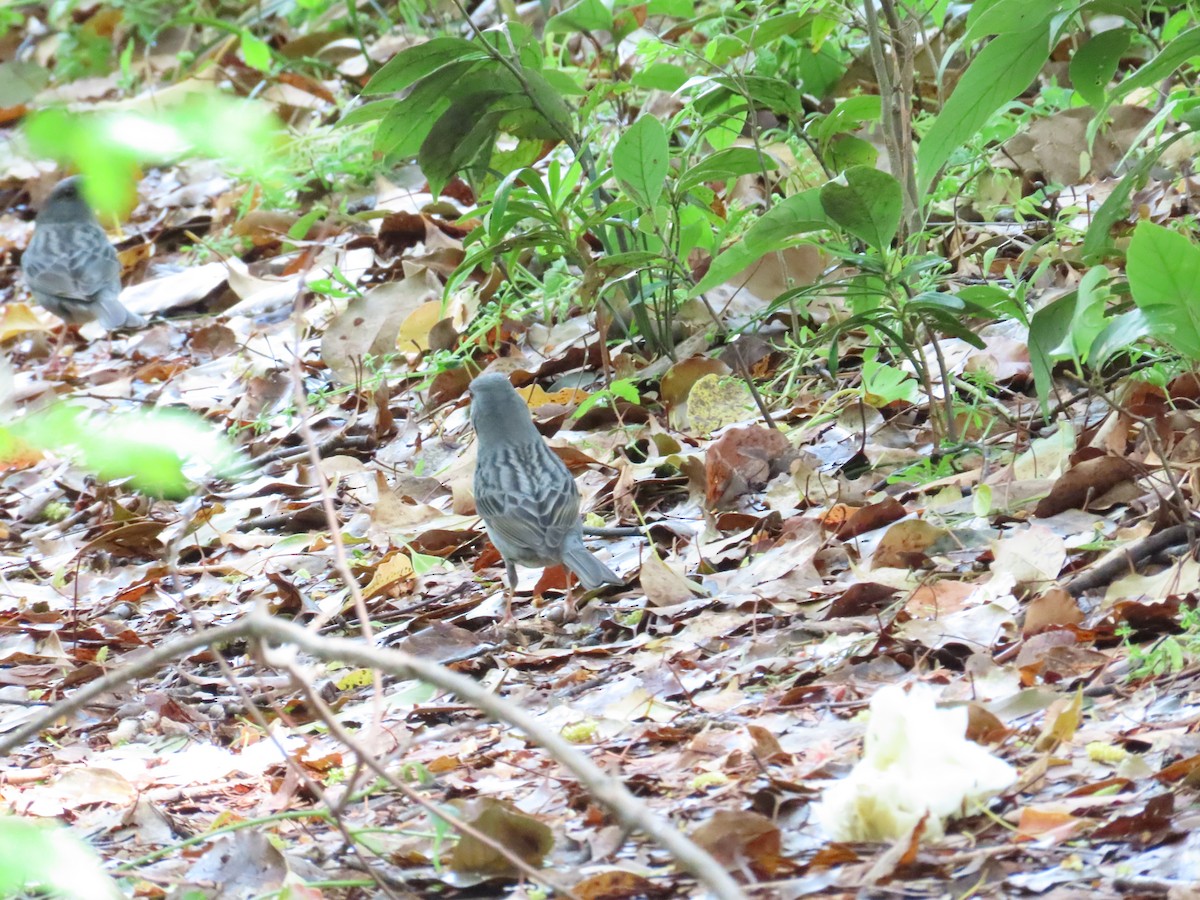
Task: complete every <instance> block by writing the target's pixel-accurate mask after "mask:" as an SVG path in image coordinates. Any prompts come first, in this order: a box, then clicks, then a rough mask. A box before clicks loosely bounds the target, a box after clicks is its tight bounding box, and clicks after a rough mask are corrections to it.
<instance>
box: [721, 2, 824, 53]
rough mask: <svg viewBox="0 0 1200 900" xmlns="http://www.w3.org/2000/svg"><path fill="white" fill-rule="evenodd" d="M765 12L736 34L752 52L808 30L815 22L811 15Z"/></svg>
mask: <svg viewBox="0 0 1200 900" xmlns="http://www.w3.org/2000/svg"><path fill="white" fill-rule="evenodd" d="M765 12H766V10H763V11H762V12H760V13H759V14H758V15H756V16H754V20H753V22H752V23H751V24H750V25H747V26H745V27H744V28H740V29H738V30H737V31H735V32H734V36H735V37H737V38H738V39H739V40H741V41H743V42H744V43H745V44H746V46H748V47H749V48H750V49H752V50H757V49H758V48H759V47H765V46H766V45H767V44H773V43H774V42H775V41H777V40H779V39H780V38H781V37H787V36H788V35H792V34H795V33H796V32H797V31H800V30H801V29H802V28H807V27H808V26H809V25H810V24H811V23H812V21H813V16H812V14H811V13H800V12H781V13H776V14H775V15H765V14H764V13H765Z"/></svg>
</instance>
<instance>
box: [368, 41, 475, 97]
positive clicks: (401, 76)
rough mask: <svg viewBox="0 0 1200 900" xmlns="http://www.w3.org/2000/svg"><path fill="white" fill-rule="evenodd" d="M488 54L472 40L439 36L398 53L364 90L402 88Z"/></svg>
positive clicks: (384, 90) (371, 91)
mask: <svg viewBox="0 0 1200 900" xmlns="http://www.w3.org/2000/svg"><path fill="white" fill-rule="evenodd" d="M487 58H488V55H487V52H486V51H484V50H483V49H481V48H480V47H479V46H477V45H476V44H473V43H471V42H470V41H464V40H463V39H462V38H456V37H437V38H434V39H433V40H431V41H427V42H425V43H424V44H418V45H417V46H415V47H409V48H408V49H407V50H402V51H400V52H399V53H397V54H396V55H395V56H393V57H392V58H391V59H389V60H388V61H387V63H386V64H385V65H384V67H383V68H382V69H380V70H379V71H378V72H376V73H375V74H374V75H372V76H371V80H370V81H368V82H367V86H366V87H365V88H363V91H362V92H363V94H364V95H371V94H390V93H394V92H396V91H402V90H404V89H405V88H407V87H408V86H409V85H412V84H415V83H416V82H417V81H419V80H420V79H422V78H424V77H425V76H426V75H429V74H431V73H433V72H436V71H437V70H438V69H440V68H442V66H446V65H449V64H450V63H452V62H466V61H470V62H479V61H480V60H485V59H487Z"/></svg>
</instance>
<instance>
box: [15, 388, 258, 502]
mask: <svg viewBox="0 0 1200 900" xmlns="http://www.w3.org/2000/svg"><path fill="white" fill-rule="evenodd" d="M13 432H14V434H16V435H17V436H18V437H19V438H21V439H23V440H25V441H27V442H28V443H30V444H33V445H34V446H36V447H42V448H45V449H50V450H54V451H55V452H73V453H74V454H76V455H78V457H79V459H80V462H81V463H82V465H83V466H84V467H85V468H87V469H90V470H91V471H93V472H95V473H96V475H97V477H99V478H101V479H103V480H105V481H116V480H119V479H128V480H129V483H130V484H132V485H133V486H134V487H136V488H137V489H139V490H141V491H142V492H144V493H146V494H149V495H151V496H156V497H168V498H172V499H180V498H182V497H185V496H187V494H188V492H189V490H190V485H191V482H190V480H189V478H188V477H187V476H186V475H185V474H184V471H183V469H184V466H185V464H187V465H188V466H189V468H191V467H200V468H203V469H206V470H207V471H208V473H212V474H217V475H225V474H229V473H230V472H232V471H233V470H234V468H235V467H236V466H237V464H238V462H239V460H238V454H237V451H236V450H235V449H234V448H233V446H232V445H231V444H230V443H229V441H228V440H227V439H226V438H225V436H224V435H223V434H222V433H221V432H219V431H218V430H216V429H215V428H213V427H212V426H211V425H209V424H208V423H207V422H205V421H204V420H203V419H201V418H199V417H198V416H195V415H193V414H192V413H189V412H185V411H183V410H166V409H162V410H144V411H137V412H126V413H114V414H111V415H100V414H93V413H89V412H87V411H86V410H84V409H82V408H81V407H78V406H71V405H68V404H59V405H57V406H53V407H51V408H49V409H47V410H45V411H43V412H40V413H37V414H34V415H31V416H29V417H28V418H26V419H25V420H23V421H22V422H20V423H19V424H18V425H17V426H16V427H15V428H14V429H13Z"/></svg>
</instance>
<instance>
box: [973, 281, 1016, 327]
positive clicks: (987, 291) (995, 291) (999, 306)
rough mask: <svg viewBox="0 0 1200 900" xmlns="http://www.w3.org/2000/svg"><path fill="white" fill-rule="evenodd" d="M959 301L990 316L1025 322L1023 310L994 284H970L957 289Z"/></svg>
mask: <svg viewBox="0 0 1200 900" xmlns="http://www.w3.org/2000/svg"><path fill="white" fill-rule="evenodd" d="M958 297H959V299H961V300H963V301H964V302H966V303H967V304H970V305H973V306H977V307H980V308H981V309H985V310H987V311H988V313H990V314H991V315H992V316H994V317H996V318H999V317H1001V316H1009V317H1011V318H1014V319H1016V320H1017V321H1019V322H1027V318H1026V316H1025V310H1024V309H1022V308H1021V305H1020V304H1019V303H1017V301H1016V300H1014V299H1013V298H1012V294H1011V293H1009V292H1008V291H1006V290H1004V289H1003V288H999V287H996V286H995V285H994V284H972V285H968V286H967V287H964V288H959V291H958Z"/></svg>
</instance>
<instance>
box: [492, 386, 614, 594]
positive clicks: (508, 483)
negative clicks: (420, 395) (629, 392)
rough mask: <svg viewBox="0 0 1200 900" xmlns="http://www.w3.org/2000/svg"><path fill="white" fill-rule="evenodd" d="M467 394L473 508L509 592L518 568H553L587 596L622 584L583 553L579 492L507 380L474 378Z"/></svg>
mask: <svg viewBox="0 0 1200 900" xmlns="http://www.w3.org/2000/svg"><path fill="white" fill-rule="evenodd" d="M470 391H471V424H472V425H473V426H474V427H475V436H476V438H477V440H478V441H479V448H478V456H477V460H476V463H475V506H476V508H477V509H478V510H479V514H480V515H481V516H483V524H484V526H485V527H486V528H487V533H488V537H490V538H491V539H492V543H493V544H495V545H496V549H497V550H499V551H500V555H501V556H502V557H504V565H505V567H506V568H507V570H508V583H509V587H510V589H515V588H516V586H517V566H530V567H536V566H552V565H559V564H562V565H565V566H566V567H567V568H568V569H570V570H571V571H572V572H574V573H575V575H576V576H577V577H578V578H579V581H580V582H581V583H582V584H583V586H584V588H586V589H587V590H589V591H591V590H595V589H596V588H598V587H600V586H601V585H605V584H624V583H625V580H624V579H623V578H621V576H619V575H617V574H616V573H615V572H613V571H612V570H611V569H609V568H608V566H606V565H604V563H602V562H600V560H598V559H597V558H596V557H595V556H593V555H592V553H591V551H590V550H588V549H587V547H585V546H584V544H583V523H582V522H581V521H580V519H579V487H578V486H577V485H576V484H575V479H574V478H572V477H571V473H570V471H569V470H568V469H567V467H566V465H565V464H564V463H563V461H562V460H561V459H559V458H558V457H557V456H556V455H555V453H554V451H553V450H551V449H550V448H549V447H548V446H547V445H546V442H545V441H544V440H542V436H541V435H540V434H538V430H537V429H536V428H535V427H534V425H533V419H532V418H531V416H530V414H529V407H528V406H526V405H525V401H524V400H522V399H521V396H520V395H519V394H518V393H517V392H516V390H515V389H514V388H513V386H512V384H511V383H510V382H509V380H508V378H507V376H505V375H500V374H497V373H492V374H489V375H480V376H479V377H478V378H476V379H475V380H474V381H473V382H471V387H470ZM510 601H511V595H510ZM510 617H511V612H510Z"/></svg>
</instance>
